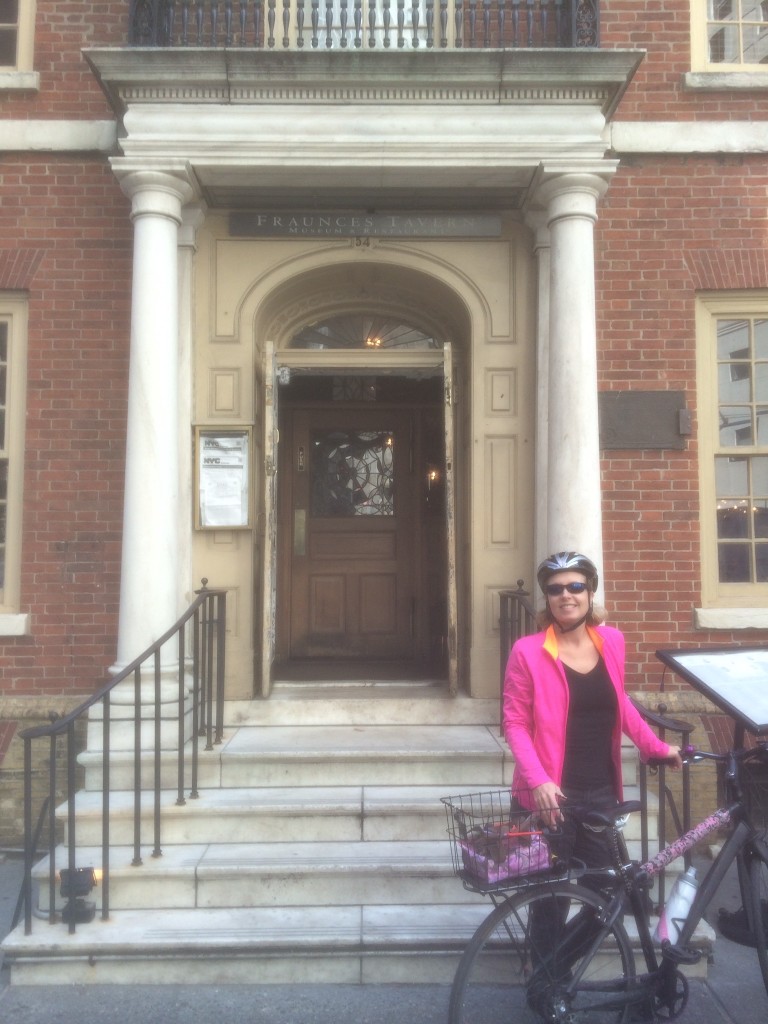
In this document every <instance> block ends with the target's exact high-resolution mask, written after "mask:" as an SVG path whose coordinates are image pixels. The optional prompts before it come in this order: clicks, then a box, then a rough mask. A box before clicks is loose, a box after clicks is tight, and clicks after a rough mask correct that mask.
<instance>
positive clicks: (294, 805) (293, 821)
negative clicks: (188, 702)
mask: <svg viewBox="0 0 768 1024" xmlns="http://www.w3.org/2000/svg"><path fill="white" fill-rule="evenodd" d="M496 788H498V787H496ZM492 789H494V786H493V785H492V784H490V783H486V784H485V785H484V786H482V787H478V788H477V790H475V791H476V792H480V791H488V790H492ZM448 795H450V794H448V793H447V792H446V787H445V786H336V787H324V786H317V787H314V786H312V787H310V786H306V787H300V788H297V787H290V788H284V787H265V788H263V789H261V788H250V789H248V788H244V787H243V788H236V789H202V790H200V791H199V796H198V797H197V798H195V799H192V798H187V799H186V802H185V803H184V804H177V802H176V801H177V794H176V791H168V790H165V791H163V792H161V794H160V807H161V822H162V825H161V845H162V846H164V847H166V846H170V845H174V846H175V845H178V844H189V843H193V844H194V843H197V844H200V843H203V844H205V843H209V842H210V840H211V838H212V836H215V839H216V843H218V844H226V843H256V842H259V843H274V842H304V843H306V842H324V841H334V840H335V841H343V842H356V841H361V842H370V841H403V840H409V839H435V840H439V839H445V837H446V831H447V825H448V822H447V817H446V808H445V806H444V805H443V804H442V803H441V797H445V796H448ZM635 796H636V794H635V792H634V791H633V790H632V789H631V788H630V789H628V791H627V798H628V799H629V798H634V797H635ZM649 805H650V810H649V820H648V828H649V834H650V835H654V834H655V829H656V817H655V813H654V811H653V807H654V805H655V798H654V797H653V794H649ZM56 813H57V817H58V818H59V820H61V821H62V823H63V825H64V828H65V837H66V826H67V814H68V807H67V805H66V804H62V805H61V806H60V807H59V808H58V809H57V812H56ZM75 814H76V835H77V841H78V843H79V845H81V846H98V845H100V844H101V841H102V800H101V794H100V793H89V792H86V791H80V792H79V793H78V794H77V795H76V798H75ZM153 816H154V799H153V795H152V794H151V793H148V792H146V791H144V792H143V793H142V794H141V816H140V820H141V832H140V835H141V837H142V839H143V841H146V840H147V839H149V838H151V837H152V836H153ZM625 837H626V839H627V842H628V844H629V849H630V854H631V855H632V856H633V857H639V856H640V848H639V841H640V817H639V815H633V816H632V817H631V818H630V822H629V824H628V826H627V830H626V833H625ZM133 840H134V800H133V794H132V793H130V792H128V791H127V790H122V791H119V792H116V793H113V794H112V795H111V797H110V841H111V842H112V843H113V844H115V845H118V846H121V845H123V846H127V845H131V844H132V843H133Z"/></svg>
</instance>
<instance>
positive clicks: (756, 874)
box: [749, 852, 768, 992]
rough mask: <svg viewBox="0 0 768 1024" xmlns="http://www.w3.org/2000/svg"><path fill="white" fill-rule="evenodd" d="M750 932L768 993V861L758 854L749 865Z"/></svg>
mask: <svg viewBox="0 0 768 1024" xmlns="http://www.w3.org/2000/svg"><path fill="white" fill-rule="evenodd" d="M749 889H750V901H751V907H750V919H751V920H750V930H751V932H752V935H753V936H754V939H755V946H756V947H757V959H758V961H759V963H760V971H761V973H762V975H763V984H764V985H765V991H766V992H768V861H766V860H765V859H764V858H763V855H762V854H761V853H759V852H756V853H755V855H754V857H753V859H752V861H751V863H750V865H749Z"/></svg>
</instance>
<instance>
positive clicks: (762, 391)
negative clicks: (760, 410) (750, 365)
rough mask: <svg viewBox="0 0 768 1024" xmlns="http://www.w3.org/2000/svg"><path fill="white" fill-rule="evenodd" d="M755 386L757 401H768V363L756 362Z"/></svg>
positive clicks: (753, 377) (754, 371)
mask: <svg viewBox="0 0 768 1024" xmlns="http://www.w3.org/2000/svg"><path fill="white" fill-rule="evenodd" d="M752 379H753V387H754V389H755V401H756V402H768V363H755V366H754V370H753V376H752Z"/></svg>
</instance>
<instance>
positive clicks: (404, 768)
mask: <svg viewBox="0 0 768 1024" xmlns="http://www.w3.org/2000/svg"><path fill="white" fill-rule="evenodd" d="M79 761H80V763H81V764H82V765H83V766H84V767H85V769H86V788H87V789H89V790H91V791H98V790H100V789H101V788H102V778H103V772H102V756H101V754H99V753H97V752H86V753H84V754H81V755H80V758H79ZM141 765H142V768H141V784H142V787H143V788H146V789H151V788H152V786H153V785H154V776H153V762H152V759H151V758H150V757H149V756H147V755H146V754H143V755H142V757H141ZM110 773H111V776H110V777H111V787H112V789H113V790H120V789H132V788H133V784H134V782H133V779H134V759H133V756H132V754H131V753H130V752H128V751H116V752H113V753H112V755H111V757H110ZM176 775H177V769H176V760H175V758H174V757H173V756H172V755H168V756H167V757H164V758H163V765H162V773H161V786H162V787H163V788H168V789H173V788H174V787H175V786H176V781H177V779H176ZM489 779H492V780H496V784H497V785H499V786H502V785H508V784H509V783H510V782H511V755H510V753H509V751H508V749H507V747H506V744H505V743H504V741H503V740H502V739H501V738H500V737H499V736H498V730H497V729H494V728H493V727H489V726H484V725H456V726H450V727H447V726H438V725H408V726H403V725H375V726H370V725H354V726H353V725H329V726H327V727H325V728H318V727H315V726H241V727H239V728H232V729H228V730H226V732H225V736H224V740H223V742H222V743H221V744H220V745H218V746H217V747H216V748H215V749H214V750H212V751H205V750H203V751H201V752H200V765H199V779H198V781H199V786H200V787H201V788H220V787H221V788H235V787H241V786H242V787H252V786H254V785H258V786H278V787H287V786H313V785H317V784H320V785H324V786H345V785H363V786H367V785H371V786H376V785H378V786H385V785H391V786H397V785H425V786H428V785H441V784H442V785H445V786H448V787H450V788H453V787H455V786H460V787H462V788H466V787H468V786H476V785H484V784H486V783H487V782H488V780H489Z"/></svg>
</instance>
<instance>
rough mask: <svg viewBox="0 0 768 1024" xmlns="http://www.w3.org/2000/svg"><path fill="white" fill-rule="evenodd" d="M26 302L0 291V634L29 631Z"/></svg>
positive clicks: (16, 296)
mask: <svg viewBox="0 0 768 1024" xmlns="http://www.w3.org/2000/svg"><path fill="white" fill-rule="evenodd" d="M27 316H28V302H27V298H26V296H25V295H20V294H19V293H18V292H0V321H2V322H3V323H5V324H6V325H7V337H8V353H7V356H8V360H7V371H6V374H7V376H6V394H5V403H6V407H5V417H6V419H5V441H4V447H3V448H2V450H1V451H2V456H3V458H4V459H6V460H7V462H8V494H7V508H6V516H7V518H6V544H5V574H4V582H3V586H2V587H0V636H18V635H21V634H24V633H26V632H28V626H29V617H28V616H27V615H24V614H22V613H21V607H20V600H21V523H22V499H23V494H22V489H23V484H24V418H25V411H26V394H27Z"/></svg>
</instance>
